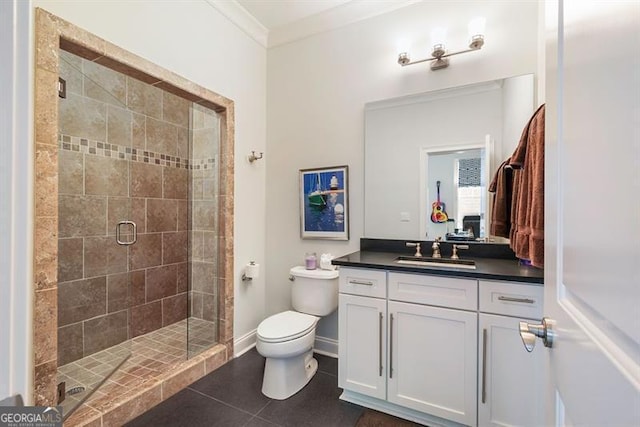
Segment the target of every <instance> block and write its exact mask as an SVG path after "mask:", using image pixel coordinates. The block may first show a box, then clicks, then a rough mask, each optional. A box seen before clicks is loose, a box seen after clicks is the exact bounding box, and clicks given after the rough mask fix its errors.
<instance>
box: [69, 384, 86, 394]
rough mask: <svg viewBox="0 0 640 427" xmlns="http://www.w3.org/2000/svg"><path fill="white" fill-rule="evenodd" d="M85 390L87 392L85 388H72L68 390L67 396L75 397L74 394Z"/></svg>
mask: <svg viewBox="0 0 640 427" xmlns="http://www.w3.org/2000/svg"><path fill="white" fill-rule="evenodd" d="M84 390H85V388H84V387H82V386H79V387H73V388H70V389H69V390H67V394H68V395H74V394H78V393H82V392H83V391H84Z"/></svg>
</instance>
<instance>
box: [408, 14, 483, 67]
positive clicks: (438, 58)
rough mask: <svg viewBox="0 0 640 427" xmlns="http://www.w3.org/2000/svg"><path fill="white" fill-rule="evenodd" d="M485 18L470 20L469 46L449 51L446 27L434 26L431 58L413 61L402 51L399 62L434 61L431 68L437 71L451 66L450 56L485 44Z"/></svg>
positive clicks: (474, 49) (418, 62) (410, 63)
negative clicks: (446, 46)
mask: <svg viewBox="0 0 640 427" xmlns="http://www.w3.org/2000/svg"><path fill="white" fill-rule="evenodd" d="M485 23H486V20H485V18H482V17H478V18H474V19H472V20H471V21H470V22H469V26H468V30H469V38H470V40H469V48H468V49H464V50H460V51H457V52H451V53H447V51H446V49H445V44H444V42H445V38H446V30H445V29H444V28H434V29H433V31H432V32H431V42H432V45H433V50H432V51H431V58H424V59H418V60H415V61H411V58H410V57H409V54H408V53H407V52H402V53H400V54H399V55H398V64H400V65H402V66H403V67H404V66H406V65H413V64H420V63H422V62H427V61H432V62H431V69H432V70H434V71H436V70H440V69H442V68H447V67H448V66H449V59H448V58H449V57H450V56H453V55H459V54H461V53H467V52H473V51H476V50H480V49H481V48H482V46H483V45H484V29H485Z"/></svg>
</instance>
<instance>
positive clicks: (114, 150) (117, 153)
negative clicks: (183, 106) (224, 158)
mask: <svg viewBox="0 0 640 427" xmlns="http://www.w3.org/2000/svg"><path fill="white" fill-rule="evenodd" d="M58 147H59V148H60V149H62V150H65V151H73V152H76V153H83V154H93V155H96V156H98V157H112V158H115V159H120V160H129V161H132V162H139V163H150V164H155V165H160V166H168V167H174V168H180V169H189V170H201V169H213V167H214V164H215V162H216V161H215V159H214V158H207V159H192V160H189V159H183V158H180V157H177V156H170V155H169V154H164V153H156V152H154V151H147V150H143V149H141V148H131V147H124V146H122V145H116V144H108V143H106V142H102V141H94V140H91V139H86V138H81V137H79V136H70V135H63V134H60V135H59V137H58Z"/></svg>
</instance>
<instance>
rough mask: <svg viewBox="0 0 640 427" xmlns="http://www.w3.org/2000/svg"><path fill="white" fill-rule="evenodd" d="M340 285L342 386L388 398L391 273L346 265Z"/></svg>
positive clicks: (380, 397) (340, 373) (339, 377)
mask: <svg viewBox="0 0 640 427" xmlns="http://www.w3.org/2000/svg"><path fill="white" fill-rule="evenodd" d="M339 287H340V296H339V301H338V325H339V326H338V334H339V340H340V344H339V346H338V360H339V361H340V362H339V364H338V385H339V386H340V387H341V388H343V389H345V390H351V391H354V392H357V393H360V394H363V395H365V396H371V397H375V398H377V399H385V398H386V393H387V382H386V372H387V368H386V366H387V363H386V358H387V327H386V324H387V299H386V298H387V273H386V272H385V271H380V270H363V269H352V268H342V269H341V270H340V279H339ZM363 295H364V296H363Z"/></svg>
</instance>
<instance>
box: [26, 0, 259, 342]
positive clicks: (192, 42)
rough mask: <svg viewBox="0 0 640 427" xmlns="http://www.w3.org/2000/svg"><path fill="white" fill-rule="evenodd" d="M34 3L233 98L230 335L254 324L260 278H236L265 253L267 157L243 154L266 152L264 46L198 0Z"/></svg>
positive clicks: (237, 334)
mask: <svg viewBox="0 0 640 427" xmlns="http://www.w3.org/2000/svg"><path fill="white" fill-rule="evenodd" d="M33 5H34V6H36V7H42V8H43V9H46V10H47V11H49V12H51V13H53V14H55V15H58V16H60V17H61V18H63V19H66V20H67V21H69V22H71V23H73V24H75V25H77V26H79V27H82V28H84V29H85V30H88V31H90V32H92V33H94V34H96V35H98V36H99V37H102V38H104V39H106V40H108V41H110V42H112V43H114V44H116V45H118V46H120V47H122V48H124V49H127V50H129V51H131V52H133V53H135V54H137V55H140V56H142V57H144V58H146V59H148V60H150V61H151V62H153V63H155V64H157V65H160V66H162V67H164V68H166V69H168V70H171V71H173V72H176V73H177V74H180V75H182V76H184V77H186V78H187V79H189V80H191V81H193V82H195V83H197V84H199V85H201V86H204V87H206V88H208V89H210V90H212V91H214V92H217V93H219V94H221V95H223V96H226V97H227V98H230V99H232V100H234V101H235V113H236V114H235V119H236V134H235V138H236V139H235V150H236V160H235V224H234V233H235V244H234V251H235V263H236V264H235V315H234V337H236V338H238V337H241V336H242V335H244V334H246V333H248V332H250V331H252V330H253V329H255V328H256V326H257V324H258V323H259V322H260V321H261V320H262V318H263V317H264V298H265V287H264V282H265V278H264V275H263V276H262V277H261V278H258V279H256V280H254V281H253V282H244V283H243V282H242V281H241V280H240V276H241V275H242V269H243V266H244V264H246V263H247V262H248V261H249V260H256V261H257V262H262V261H263V260H264V258H265V253H264V245H265V232H264V230H265V163H266V159H265V160H261V161H259V162H257V163H254V164H252V165H251V164H249V162H248V161H247V157H246V156H247V155H248V154H249V152H250V151H251V150H256V151H265V132H266V122H265V120H266V78H265V75H266V50H265V48H264V47H262V46H261V45H259V44H258V43H256V42H255V41H254V40H253V39H251V38H250V37H249V36H247V35H246V34H245V33H243V32H242V31H241V30H240V29H239V28H238V27H236V26H235V25H234V24H232V23H231V22H230V21H229V20H228V19H227V18H225V17H223V16H222V15H221V14H220V13H219V12H218V11H217V10H216V9H214V8H213V7H212V6H211V5H210V4H208V3H207V2H205V1H204V0H201V1H185V2H176V1H154V2H147V1H119V2H113V1H108V0H92V1H90V2H78V1H61V0H55V1H53V0H33Z"/></svg>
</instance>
